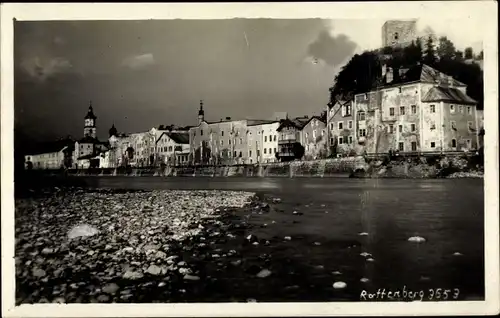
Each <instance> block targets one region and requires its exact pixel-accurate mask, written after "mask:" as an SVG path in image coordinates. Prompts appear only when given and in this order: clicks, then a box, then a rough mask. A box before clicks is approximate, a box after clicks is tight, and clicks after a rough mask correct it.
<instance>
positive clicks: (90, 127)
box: [83, 102, 97, 138]
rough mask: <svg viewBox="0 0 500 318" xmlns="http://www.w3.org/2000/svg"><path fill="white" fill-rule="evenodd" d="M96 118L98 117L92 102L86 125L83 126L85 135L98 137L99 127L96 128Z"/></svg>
mask: <svg viewBox="0 0 500 318" xmlns="http://www.w3.org/2000/svg"><path fill="white" fill-rule="evenodd" d="M96 119H97V117H96V116H95V115H94V109H93V108H92V102H90V105H89V111H88V112H87V115H86V116H85V126H84V128H83V135H84V136H85V137H92V138H96V135H97V128H96Z"/></svg>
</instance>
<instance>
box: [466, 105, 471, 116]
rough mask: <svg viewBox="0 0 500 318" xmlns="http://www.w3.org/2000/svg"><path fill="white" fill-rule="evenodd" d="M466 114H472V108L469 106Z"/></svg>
mask: <svg viewBox="0 0 500 318" xmlns="http://www.w3.org/2000/svg"><path fill="white" fill-rule="evenodd" d="M467 114H469V115H470V114H472V108H471V107H470V106H467Z"/></svg>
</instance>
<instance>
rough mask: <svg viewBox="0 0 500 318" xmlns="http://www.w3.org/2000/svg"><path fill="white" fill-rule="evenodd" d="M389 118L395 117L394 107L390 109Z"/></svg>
mask: <svg viewBox="0 0 500 318" xmlns="http://www.w3.org/2000/svg"><path fill="white" fill-rule="evenodd" d="M389 116H394V107H391V108H389Z"/></svg>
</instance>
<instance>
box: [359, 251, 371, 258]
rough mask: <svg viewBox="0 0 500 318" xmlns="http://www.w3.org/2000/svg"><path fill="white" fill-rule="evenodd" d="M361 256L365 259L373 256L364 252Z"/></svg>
mask: <svg viewBox="0 0 500 318" xmlns="http://www.w3.org/2000/svg"><path fill="white" fill-rule="evenodd" d="M359 255H360V256H363V257H368V256H371V255H372V254H370V253H367V252H363V253H361V254H359Z"/></svg>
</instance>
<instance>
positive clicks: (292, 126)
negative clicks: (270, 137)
mask: <svg viewBox="0 0 500 318" xmlns="http://www.w3.org/2000/svg"><path fill="white" fill-rule="evenodd" d="M308 122H309V118H308V116H304V117H297V118H294V119H289V118H286V119H284V120H281V121H280V125H279V126H278V128H277V129H276V131H277V132H278V157H279V160H280V161H291V160H294V159H301V158H302V157H303V156H304V154H305V148H304V146H303V145H302V144H301V138H302V134H301V131H302V128H304V126H305V125H306V124H307V123H308Z"/></svg>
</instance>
